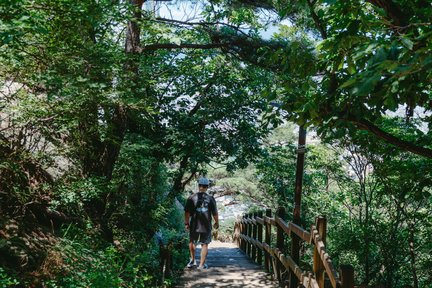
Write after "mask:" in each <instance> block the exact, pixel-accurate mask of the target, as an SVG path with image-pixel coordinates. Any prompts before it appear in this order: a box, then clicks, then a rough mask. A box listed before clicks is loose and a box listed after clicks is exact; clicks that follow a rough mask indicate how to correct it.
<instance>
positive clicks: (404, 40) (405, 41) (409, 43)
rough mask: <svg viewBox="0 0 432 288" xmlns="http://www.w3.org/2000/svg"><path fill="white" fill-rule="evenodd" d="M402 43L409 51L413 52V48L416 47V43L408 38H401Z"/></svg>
mask: <svg viewBox="0 0 432 288" xmlns="http://www.w3.org/2000/svg"><path fill="white" fill-rule="evenodd" d="M401 41H402V44H403V45H404V46H405V47H406V48H408V49H409V50H412V48H413V46H414V43H413V42H412V41H411V40H410V39H408V38H406V37H401Z"/></svg>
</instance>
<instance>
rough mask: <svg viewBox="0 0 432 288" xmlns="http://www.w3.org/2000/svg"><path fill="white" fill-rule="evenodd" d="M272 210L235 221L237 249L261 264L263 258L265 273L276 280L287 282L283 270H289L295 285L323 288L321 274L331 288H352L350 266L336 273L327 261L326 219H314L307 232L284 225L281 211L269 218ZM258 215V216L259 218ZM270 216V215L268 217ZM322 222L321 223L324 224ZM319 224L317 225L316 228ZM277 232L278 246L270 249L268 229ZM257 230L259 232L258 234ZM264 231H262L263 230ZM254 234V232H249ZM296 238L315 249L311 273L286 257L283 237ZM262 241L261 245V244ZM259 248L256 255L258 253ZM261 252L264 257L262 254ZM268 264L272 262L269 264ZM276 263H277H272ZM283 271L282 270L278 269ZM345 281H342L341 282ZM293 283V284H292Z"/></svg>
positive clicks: (329, 261) (329, 260) (292, 224)
mask: <svg viewBox="0 0 432 288" xmlns="http://www.w3.org/2000/svg"><path fill="white" fill-rule="evenodd" d="M271 214H272V213H271V211H269V210H267V211H266V213H265V215H266V216H262V215H263V213H262V212H260V213H255V214H247V215H246V216H244V217H243V218H241V219H239V220H238V221H237V222H236V226H235V227H237V228H238V229H237V230H236V231H235V234H234V235H235V239H238V241H239V247H240V248H242V249H243V250H244V251H245V252H246V253H247V254H248V255H249V256H250V257H251V258H252V259H253V260H254V261H257V262H259V263H260V264H262V262H261V261H262V259H261V256H260V255H263V254H264V256H265V258H266V261H265V263H264V264H265V268H266V270H267V271H268V272H270V270H273V272H274V273H273V274H274V275H275V277H277V278H278V280H279V281H281V282H284V283H285V284H286V283H287V279H286V278H285V277H286V275H287V273H284V271H282V270H283V269H285V271H292V272H291V277H295V278H297V279H298V281H299V282H298V284H302V285H303V286H305V287H312V288H323V287H324V282H325V281H324V272H325V274H326V275H327V277H328V279H329V281H330V283H331V286H332V287H333V288H353V287H354V280H353V279H354V270H353V269H352V266H350V265H342V266H341V272H340V273H339V274H340V275H339V274H338V273H337V271H336V268H335V267H334V265H333V262H332V261H331V259H330V256H329V255H328V253H327V251H326V247H325V236H326V231H325V229H326V228H325V227H326V224H325V223H326V222H325V221H326V220H325V218H322V217H320V218H317V224H316V225H312V226H311V229H310V232H309V231H307V230H305V229H303V228H302V227H300V226H299V225H296V224H294V223H292V222H286V221H285V220H284V219H283V218H284V211H283V209H282V210H280V209H278V212H277V213H276V215H275V216H274V217H271ZM258 215H259V216H258ZM269 215H270V216H269ZM323 223H324V224H323ZM318 225H320V226H318ZM272 227H274V228H276V230H277V235H276V236H277V239H276V242H277V245H276V246H277V247H272V245H271V243H272V241H271V235H272V233H271V230H272V229H271V228H272ZM257 229H261V230H259V231H258V233H257ZM264 230H265V231H264ZM252 231H253V233H252ZM263 232H265V236H266V237H265V240H262V235H263ZM284 234H285V235H288V236H289V237H291V238H292V237H299V238H300V239H301V240H303V241H304V242H305V243H308V244H311V245H313V246H314V249H315V252H314V253H315V254H314V261H313V271H314V272H310V271H309V272H308V271H303V270H302V269H301V267H300V266H299V263H296V261H294V259H293V258H291V256H289V255H286V253H285V252H286V251H285V250H286V248H285V244H284V241H285V239H284V238H285V237H283V235H284ZM256 235H261V236H259V237H260V238H259V239H261V240H258V239H255V238H254V236H255V237H256ZM262 241H264V242H262ZM256 249H259V250H258V251H259V252H258V253H257V250H256ZM261 253H263V254H261ZM269 261H270V262H271V263H272V264H271V265H270V264H269ZM275 261H276V262H275ZM281 269H282V270H281ZM344 279H345V280H344ZM294 283H295V282H294ZM285 284H283V285H285Z"/></svg>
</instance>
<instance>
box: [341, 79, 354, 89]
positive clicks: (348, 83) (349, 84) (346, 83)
mask: <svg viewBox="0 0 432 288" xmlns="http://www.w3.org/2000/svg"><path fill="white" fill-rule="evenodd" d="M356 82H357V79H356V78H350V79H349V80H348V81H345V82H344V83H342V85H340V86H339V89H344V88H347V87H349V86H352V85H353V84H354V83H356Z"/></svg>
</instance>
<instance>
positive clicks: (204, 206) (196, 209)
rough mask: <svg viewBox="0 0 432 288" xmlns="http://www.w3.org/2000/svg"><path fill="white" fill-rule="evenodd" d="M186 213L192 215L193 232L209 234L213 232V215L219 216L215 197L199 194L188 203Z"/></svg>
mask: <svg viewBox="0 0 432 288" xmlns="http://www.w3.org/2000/svg"><path fill="white" fill-rule="evenodd" d="M184 210H185V212H189V213H190V215H191V223H190V229H191V231H192V232H198V233H208V232H210V231H211V215H217V213H218V212H217V207H216V201H215V199H214V197H213V196H211V195H209V194H207V193H204V192H198V193H195V194H193V195H192V196H190V197H189V198H188V199H187V201H186V206H185V208H184Z"/></svg>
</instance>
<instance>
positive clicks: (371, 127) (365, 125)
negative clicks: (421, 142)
mask: <svg viewBox="0 0 432 288" xmlns="http://www.w3.org/2000/svg"><path fill="white" fill-rule="evenodd" d="M347 120H348V121H349V122H351V123H353V124H355V125H356V126H357V127H359V128H360V129H362V130H366V131H369V132H371V133H373V134H375V135H376V136H378V137H379V138H381V139H384V140H385V141H387V142H388V143H390V144H392V145H394V146H396V147H398V148H400V149H402V150H406V151H410V152H411V153H414V154H417V155H420V156H424V157H427V158H432V149H429V148H425V147H421V146H417V145H415V144H413V143H411V142H409V141H405V140H402V139H399V138H397V137H395V136H393V135H391V134H390V133H387V132H385V131H383V130H381V129H380V128H379V127H378V126H376V125H375V124H373V123H372V122H370V121H368V120H366V119H355V118H354V117H348V118H347Z"/></svg>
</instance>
